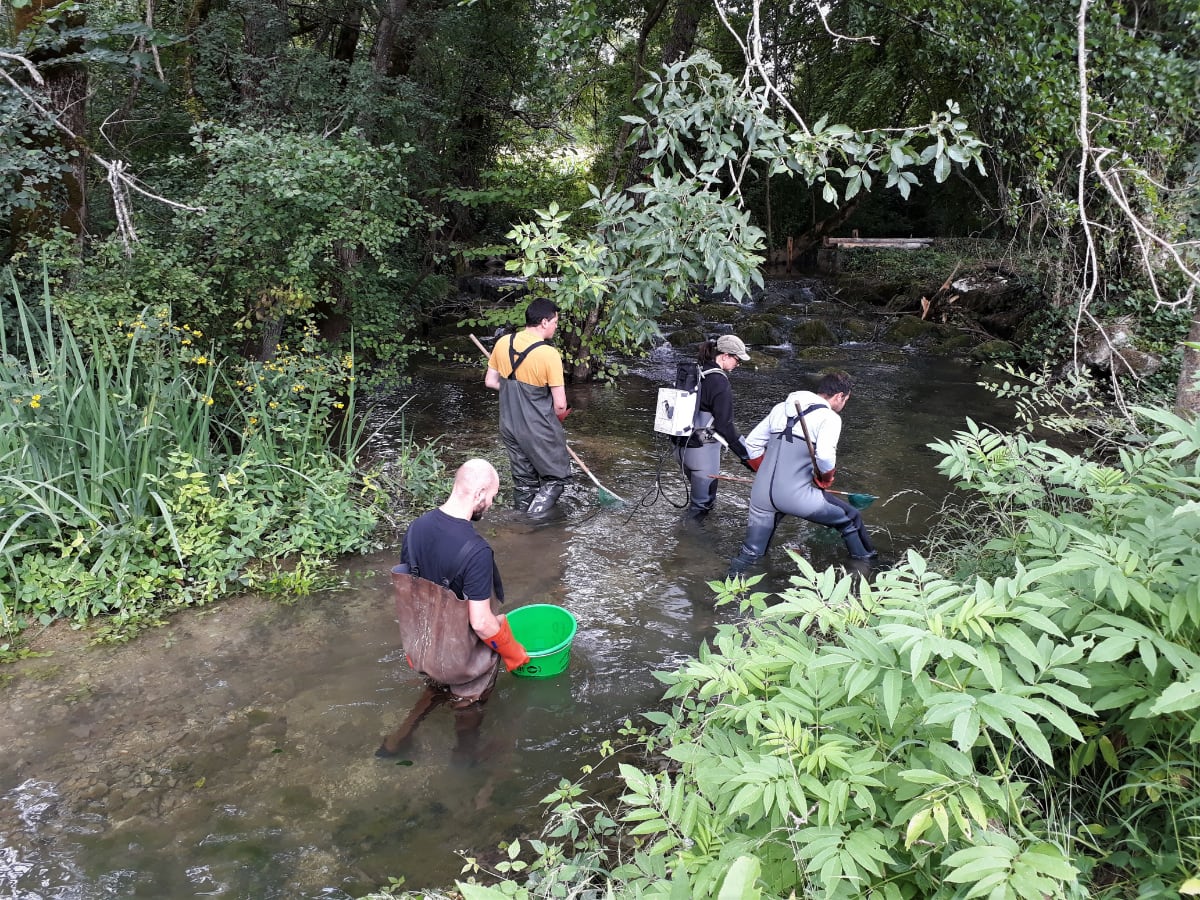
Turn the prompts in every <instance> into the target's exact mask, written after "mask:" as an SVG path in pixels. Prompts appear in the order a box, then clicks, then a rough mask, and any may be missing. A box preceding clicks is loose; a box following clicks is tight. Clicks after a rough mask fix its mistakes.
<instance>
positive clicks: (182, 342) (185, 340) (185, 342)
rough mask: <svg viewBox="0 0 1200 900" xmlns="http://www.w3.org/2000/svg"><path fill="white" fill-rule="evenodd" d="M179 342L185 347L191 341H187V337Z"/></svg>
mask: <svg viewBox="0 0 1200 900" xmlns="http://www.w3.org/2000/svg"><path fill="white" fill-rule="evenodd" d="M179 343H181V344H183V346H185V347H186V346H187V345H188V344H190V343H191V341H189V340H188V339H187V338H184V339H183V340H182V341H180V342H179Z"/></svg>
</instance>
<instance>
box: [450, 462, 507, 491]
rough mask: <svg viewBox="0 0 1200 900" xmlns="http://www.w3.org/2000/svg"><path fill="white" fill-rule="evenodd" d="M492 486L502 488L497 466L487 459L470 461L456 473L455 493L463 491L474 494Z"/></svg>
mask: <svg viewBox="0 0 1200 900" xmlns="http://www.w3.org/2000/svg"><path fill="white" fill-rule="evenodd" d="M492 485H496V487H499V486H500V476H499V475H498V474H496V468H495V466H493V465H492V464H491V463H490V462H488V461H487V460H486V459H468V460H467V461H466V462H465V463H463V464H462V465H461V466H459V467H458V471H457V472H455V473H454V490H455V493H457V492H458V491H462V492H463V493H466V494H473V493H475V492H476V491H480V490H486V489H488V488H490V487H491V486H492Z"/></svg>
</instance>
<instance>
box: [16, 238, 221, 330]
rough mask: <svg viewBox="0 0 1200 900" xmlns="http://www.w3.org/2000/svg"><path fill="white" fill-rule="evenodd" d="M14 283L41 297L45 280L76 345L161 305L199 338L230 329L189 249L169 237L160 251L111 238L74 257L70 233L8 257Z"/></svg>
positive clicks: (150, 242)
mask: <svg viewBox="0 0 1200 900" xmlns="http://www.w3.org/2000/svg"><path fill="white" fill-rule="evenodd" d="M11 266H12V270H13V274H14V276H15V277H16V279H17V281H18V283H19V284H21V285H22V286H25V287H27V288H28V287H34V286H36V288H37V289H38V291H39V292H40V288H41V283H42V278H43V276H45V277H46V278H47V280H48V282H49V284H50V285H51V287H52V288H53V289H54V308H55V311H56V312H57V313H58V314H59V315H61V316H63V317H64V318H65V319H66V320H67V322H69V323H70V326H71V331H72V333H73V334H74V335H75V337H76V338H77V339H78V340H81V341H83V342H84V343H87V342H89V341H91V340H92V339H93V338H101V336H102V335H103V333H104V331H105V329H107V328H110V327H111V326H112V323H115V322H119V321H125V322H132V321H134V320H135V319H137V318H138V316H139V315H140V314H141V312H142V310H144V309H146V308H152V309H160V308H163V307H167V308H169V309H170V310H171V313H172V316H173V318H174V319H175V321H177V322H184V323H187V325H188V326H189V327H190V328H198V329H200V330H202V331H203V332H204V333H205V334H209V335H221V334H225V333H227V332H228V331H230V330H232V325H233V321H234V320H233V318H232V317H225V318H223V317H222V316H221V311H220V310H219V309H215V308H214V303H213V299H214V287H215V284H214V279H213V277H212V275H211V274H209V273H206V272H205V271H203V269H202V268H201V267H200V266H199V265H197V263H196V260H195V259H194V258H193V257H192V256H191V254H190V251H189V250H188V248H187V247H185V246H183V245H181V244H179V243H178V242H177V241H174V240H172V241H171V242H170V243H169V245H168V246H165V247H164V246H160V245H159V244H158V242H157V241H156V240H155V239H153V238H144V239H143V240H141V241H139V242H138V243H136V244H134V245H133V246H132V247H129V248H126V247H125V246H124V244H123V243H122V242H121V241H120V240H118V239H117V238H116V237H110V238H109V239H107V240H103V241H96V242H94V243H92V244H90V245H89V246H88V248H87V251H86V253H85V254H84V255H82V256H81V255H80V253H79V248H78V246H77V244H76V240H75V236H74V235H72V234H70V233H69V232H67V231H64V230H61V229H60V230H58V231H55V232H53V233H52V234H50V235H48V236H46V237H43V238H38V239H32V240H30V241H29V242H28V246H27V248H26V249H25V250H23V251H21V252H19V253H17V254H15V255H14V256H13V258H12V260H11Z"/></svg>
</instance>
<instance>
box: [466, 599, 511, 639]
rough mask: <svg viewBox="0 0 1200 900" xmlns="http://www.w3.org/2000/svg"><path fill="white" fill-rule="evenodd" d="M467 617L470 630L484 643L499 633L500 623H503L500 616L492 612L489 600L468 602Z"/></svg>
mask: <svg viewBox="0 0 1200 900" xmlns="http://www.w3.org/2000/svg"><path fill="white" fill-rule="evenodd" d="M467 616H468V618H469V619H470V620H471V630H472V631H474V632H475V634H476V635H478V636H479V639H480V640H481V641H486V640H487V639H488V638H490V637H492V636H493V635H494V634H495V633H496V632H497V631H499V630H500V623H501V622H502V621H503V620H502V619H501V617H500V616H497V615H496V614H495V613H493V612H492V601H491V600H490V599H489V600H468V601H467Z"/></svg>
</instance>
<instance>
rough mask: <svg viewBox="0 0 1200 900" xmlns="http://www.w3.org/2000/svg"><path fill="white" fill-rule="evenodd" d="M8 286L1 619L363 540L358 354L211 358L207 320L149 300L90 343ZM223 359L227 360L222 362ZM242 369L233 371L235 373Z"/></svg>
mask: <svg viewBox="0 0 1200 900" xmlns="http://www.w3.org/2000/svg"><path fill="white" fill-rule="evenodd" d="M10 283H12V284H13V285H14V290H13V296H12V300H13V304H14V305H13V309H12V315H11V316H9V315H6V316H5V321H4V323H3V324H4V329H3V332H0V337H2V338H3V339H2V341H0V354H2V358H3V366H2V368H0V398H2V400H3V402H2V404H0V460H3V461H4V475H3V476H2V477H0V509H2V510H3V513H2V518H0V550H2V551H3V556H2V558H3V560H4V564H5V568H4V570H3V573H2V580H0V601H2V603H0V609H2V612H0V629H3V631H5V632H12V631H18V630H20V629H21V628H23V627H25V626H26V625H27V624H28V623H29V622H31V621H34V620H37V621H41V622H50V621H52V620H53V619H56V618H71V619H75V620H77V621H85V620H88V619H91V618H94V617H96V616H99V615H103V614H110V613H112V614H116V616H117V620H116V621H115V622H114V623H113V625H112V628H111V629H110V631H111V634H105V635H102V636H101V637H102V638H103V639H105V640H113V639H117V640H123V639H127V638H128V636H129V635H130V634H131V633H133V632H134V631H136V630H138V629H140V628H143V627H146V626H147V625H149V624H153V623H154V622H156V621H158V620H159V618H160V613H161V611H162V610H165V609H167V608H169V607H171V606H178V605H182V604H197V603H206V602H209V601H211V600H213V599H215V598H217V597H219V596H222V595H224V594H227V593H230V592H232V591H236V590H242V589H245V588H247V587H253V586H254V585H255V584H256V583H257V582H258V581H262V580H265V579H263V578H260V577H259V575H258V570H257V569H255V568H253V567H252V566H251V565H250V563H251V561H253V560H261V561H264V562H266V563H270V562H272V561H273V560H278V559H281V558H284V557H293V558H296V559H297V560H299V561H298V562H297V563H295V566H294V570H295V571H301V572H303V571H305V568H306V566H307V567H309V568H311V565H312V564H313V563H315V562H317V561H320V560H326V559H329V558H331V557H333V556H336V555H338V554H342V553H347V552H351V551H355V550H361V549H364V548H365V547H366V546H367V545H368V543H369V536H370V533H371V530H372V528H373V526H374V522H375V512H374V508H375V507H376V506H377V504H378V502H379V500H380V498H379V492H378V489H377V488H376V487H375V486H374V485H373V484H372V482H371V481H370V476H369V473H364V474H363V475H361V476H360V474H359V473H357V472H356V470H355V468H354V465H353V462H352V461H353V458H354V452H355V449H356V447H357V438H358V435H357V434H356V433H355V432H354V430H353V429H352V428H350V427H348V426H347V425H340V427H334V420H335V419H337V420H338V422H339V424H340V423H341V422H342V421H343V420H342V418H341V417H342V416H344V417H345V418H344V422H347V423H348V422H353V404H354V391H353V375H352V374H351V372H352V366H353V358H352V356H351V355H349V354H346V355H341V356H339V357H337V358H335V359H332V360H327V359H324V358H322V357H319V356H318V355H316V354H315V352H314V348H313V347H311V346H305V347H303V348H302V349H301V351H300V352H297V353H295V354H292V353H289V352H284V353H283V354H281V356H280V357H279V360H278V361H277V362H275V363H272V364H271V368H269V369H268V368H267V367H266V366H260V365H255V364H248V365H246V366H244V367H242V368H241V369H240V370H239V368H238V366H237V365H236V364H234V363H230V362H222V361H219V360H216V359H214V358H213V357H212V356H211V355H210V354H211V352H212V351H211V349H206V348H205V347H204V345H203V344H202V340H203V335H202V333H201V332H200V331H199V329H195V328H191V327H188V326H182V325H177V324H175V323H174V322H173V321H172V320H171V318H170V314H169V310H167V309H165V308H163V309H157V310H153V311H150V310H147V311H146V312H145V313H144V314H143V315H141V316H139V317H138V318H136V319H135V320H133V321H131V322H128V323H125V324H123V325H121V327H120V328H119V330H116V331H115V333H111V332H110V333H106V334H102V335H101V336H99V337H95V338H93V340H92V341H91V344H90V346H88V347H86V348H85V347H83V346H81V344H80V342H79V341H78V340H77V339H76V337H75V335H74V332H73V331H72V329H71V328H70V326H69V324H68V323H67V322H66V321H65V320H64V319H63V318H62V317H60V316H58V315H57V314H56V313H55V312H54V311H53V309H52V304H51V300H50V294H49V290H48V289H47V291H46V293H45V296H44V298H43V303H42V308H41V309H40V310H36V309H33V308H30V307H28V306H26V304H25V303H24V301H23V300H22V298H21V296H20V294H19V293H18V292H17V291H16V290H15V282H12V280H11V278H10ZM227 372H228V373H229V374H226V373H227ZM234 373H236V375H235V374H234Z"/></svg>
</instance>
